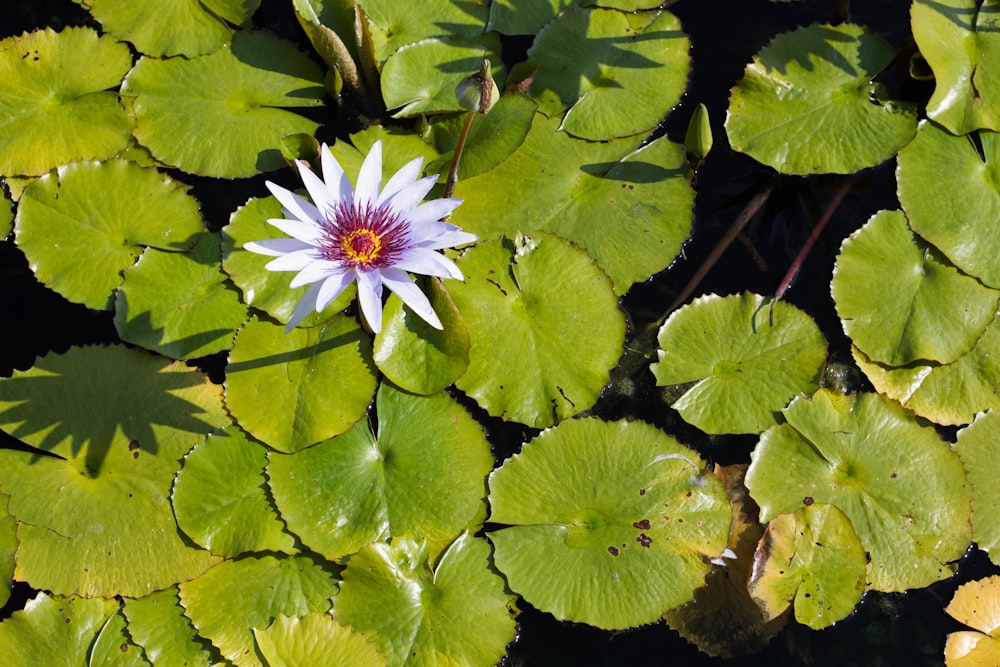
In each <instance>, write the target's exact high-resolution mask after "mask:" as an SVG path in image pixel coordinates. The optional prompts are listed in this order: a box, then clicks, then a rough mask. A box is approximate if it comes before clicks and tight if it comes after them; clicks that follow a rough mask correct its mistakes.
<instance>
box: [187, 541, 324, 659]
mask: <svg viewBox="0 0 1000 667" xmlns="http://www.w3.org/2000/svg"><path fill="white" fill-rule="evenodd" d="M336 594H337V579H336V577H335V576H334V575H333V573H332V572H331V571H330V570H329V569H328V568H326V567H324V566H323V565H321V564H320V563H318V562H316V561H313V560H312V559H310V558H308V557H306V556H290V557H286V558H276V557H274V556H261V557H246V558H241V559H240V560H226V561H223V562H221V563H219V564H218V565H216V566H215V567H213V568H212V569H211V570H209V571H208V572H206V573H205V574H203V575H201V576H200V577H198V578H197V579H194V580H193V581H187V582H184V583H182V584H181V585H180V596H181V604H182V605H184V610H185V612H184V613H185V615H187V617H188V618H190V619H191V621H192V623H194V626H195V627H196V628H197V629H198V634H199V635H201V636H202V637H206V638H207V639H209V640H211V642H212V643H213V644H214V645H215V646H216V647H217V648H218V649H219V651H220V652H221V653H222V655H223V656H224V657H225V658H226V660H229V661H230V662H232V663H234V664H236V665H238V667H247V666H252V667H260V666H261V664H262V663H261V662H260V660H259V659H258V657H257V653H256V650H255V645H254V633H253V630H254V628H260V629H263V628H266V627H267V626H268V625H270V624H271V619H273V618H274V617H275V616H277V615H279V614H284V615H285V616H304V615H306V614H308V613H309V612H313V611H318V612H324V611H329V609H330V607H331V599H332V598H333V596H334V595H336Z"/></svg>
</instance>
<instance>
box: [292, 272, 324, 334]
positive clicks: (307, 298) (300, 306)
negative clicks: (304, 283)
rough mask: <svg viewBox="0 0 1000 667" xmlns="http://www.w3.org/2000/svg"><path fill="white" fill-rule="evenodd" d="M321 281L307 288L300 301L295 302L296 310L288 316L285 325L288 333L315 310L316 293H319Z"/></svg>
mask: <svg viewBox="0 0 1000 667" xmlns="http://www.w3.org/2000/svg"><path fill="white" fill-rule="evenodd" d="M319 288H320V283H315V284H313V285H311V286H310V287H309V289H307V290H306V293H305V294H303V295H302V298H301V299H299V302H298V303H297V304H295V310H293V311H292V316H291V317H289V318H288V324H287V325H285V333H288V332H289V331H291V330H292V329H294V328H295V327H296V326H297V325H298V323H299V322H301V321H302V320H304V319H305V318H306V316H308V315H309V313H311V312H312V311H313V307H314V306H315V305H316V295H317V294H319Z"/></svg>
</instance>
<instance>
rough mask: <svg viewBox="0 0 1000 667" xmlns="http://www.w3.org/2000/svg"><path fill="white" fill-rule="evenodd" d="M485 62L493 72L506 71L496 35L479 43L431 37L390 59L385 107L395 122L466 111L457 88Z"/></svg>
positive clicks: (385, 69)
mask: <svg viewBox="0 0 1000 667" xmlns="http://www.w3.org/2000/svg"><path fill="white" fill-rule="evenodd" d="M483 60H489V61H490V65H491V66H492V68H493V71H494V72H497V73H499V72H502V71H503V61H502V60H501V59H500V41H499V39H497V36H496V35H493V34H488V35H483V36H482V37H480V38H477V39H466V38H462V37H428V38H427V39H422V40H420V41H419V42H414V43H413V44H408V45H407V46H404V47H402V48H401V49H399V50H398V51H396V52H395V53H393V54H392V55H391V56H389V59H388V60H386V61H385V65H383V66H382V98H383V99H384V100H385V106H386V108H387V109H389V110H390V111H392V112H393V113H392V115H393V117H394V118H407V117H411V116H418V115H421V114H426V113H440V112H444V111H464V108H463V107H462V105H461V104H459V103H458V98H457V97H456V96H455V87H456V86H458V84H459V83H461V82H462V79H464V78H465V77H467V76H469V75H470V74H474V73H476V72H478V71H479V66H480V64H482V62H483ZM501 83H502V82H501Z"/></svg>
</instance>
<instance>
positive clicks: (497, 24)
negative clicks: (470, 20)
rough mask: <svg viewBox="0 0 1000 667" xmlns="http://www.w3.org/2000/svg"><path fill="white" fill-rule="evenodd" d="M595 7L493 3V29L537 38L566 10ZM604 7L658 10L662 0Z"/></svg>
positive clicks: (558, 1)
mask: <svg viewBox="0 0 1000 667" xmlns="http://www.w3.org/2000/svg"><path fill="white" fill-rule="evenodd" d="M590 4H595V3H593V2H591V1H589V0H493V2H491V3H490V22H489V29H490V30H495V31H497V32H499V33H501V34H503V35H533V34H535V33H536V32H538V31H539V30H541V29H542V27H543V26H544V25H545V24H546V23H548V22H549V21H551V20H552V19H554V18H555V17H556V15H557V14H558V13H559V12H560V11H562V10H564V9H570V8H572V7H578V6H580V5H590ZM599 4H600V5H601V7H611V8H614V9H621V10H624V11H629V12H631V11H635V10H639V9H654V8H656V7H659V6H660V5H661V4H663V3H662V0H601V2H600V3H599Z"/></svg>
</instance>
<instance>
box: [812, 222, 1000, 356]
mask: <svg viewBox="0 0 1000 667" xmlns="http://www.w3.org/2000/svg"><path fill="white" fill-rule="evenodd" d="M872 285H878V286H879V289H878V290H873V289H872ZM830 291H831V292H832V294H833V299H834V301H835V302H836V305H837V314H838V315H839V316H840V319H841V321H842V322H843V325H844V331H845V332H846V333H847V335H848V336H849V337H850V338H851V341H853V343H854V344H855V345H857V346H858V348H859V349H860V350H862V351H863V352H864V353H865V356H867V357H868V358H869V359H871V360H873V361H877V362H879V363H883V364H886V365H888V366H903V365H905V364H909V363H911V362H914V361H925V362H926V361H936V362H940V363H950V362H952V361H955V360H956V359H957V358H958V357H959V356H961V355H962V354H964V353H965V352H968V351H969V350H971V349H972V348H973V346H975V345H976V342H977V340H978V339H979V337H980V336H981V335H982V333H983V331H984V330H985V329H986V325H988V324H989V323H990V322H991V321H992V320H993V316H994V314H995V313H996V311H997V303H998V300H1000V291H997V290H993V289H990V288H988V287H985V286H983V285H982V283H980V282H979V281H978V280H976V279H975V278H971V277H969V276H967V275H965V274H963V273H960V272H959V271H958V269H956V268H955V267H954V266H952V265H951V264H950V263H948V262H947V261H943V258H942V257H941V256H940V255H938V254H937V253H936V252H935V251H934V249H933V248H931V247H930V246H928V245H927V244H926V243H924V242H923V241H921V240H920V239H918V238H917V237H916V236H914V234H913V232H911V231H910V228H909V227H908V226H907V224H906V215H905V214H904V213H903V212H902V211H880V212H879V213H876V214H875V215H874V216H873V217H872V218H871V219H870V220H869V221H868V222H867V223H866V224H865V225H864V227H862V228H861V229H859V230H858V231H856V232H854V233H853V234H852V235H851V236H850V237H849V238H848V239H847V240H846V241H844V244H843V246H842V247H841V251H840V256H839V257H838V258H837V265H836V267H835V268H834V271H833V282H832V283H831V286H830Z"/></svg>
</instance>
